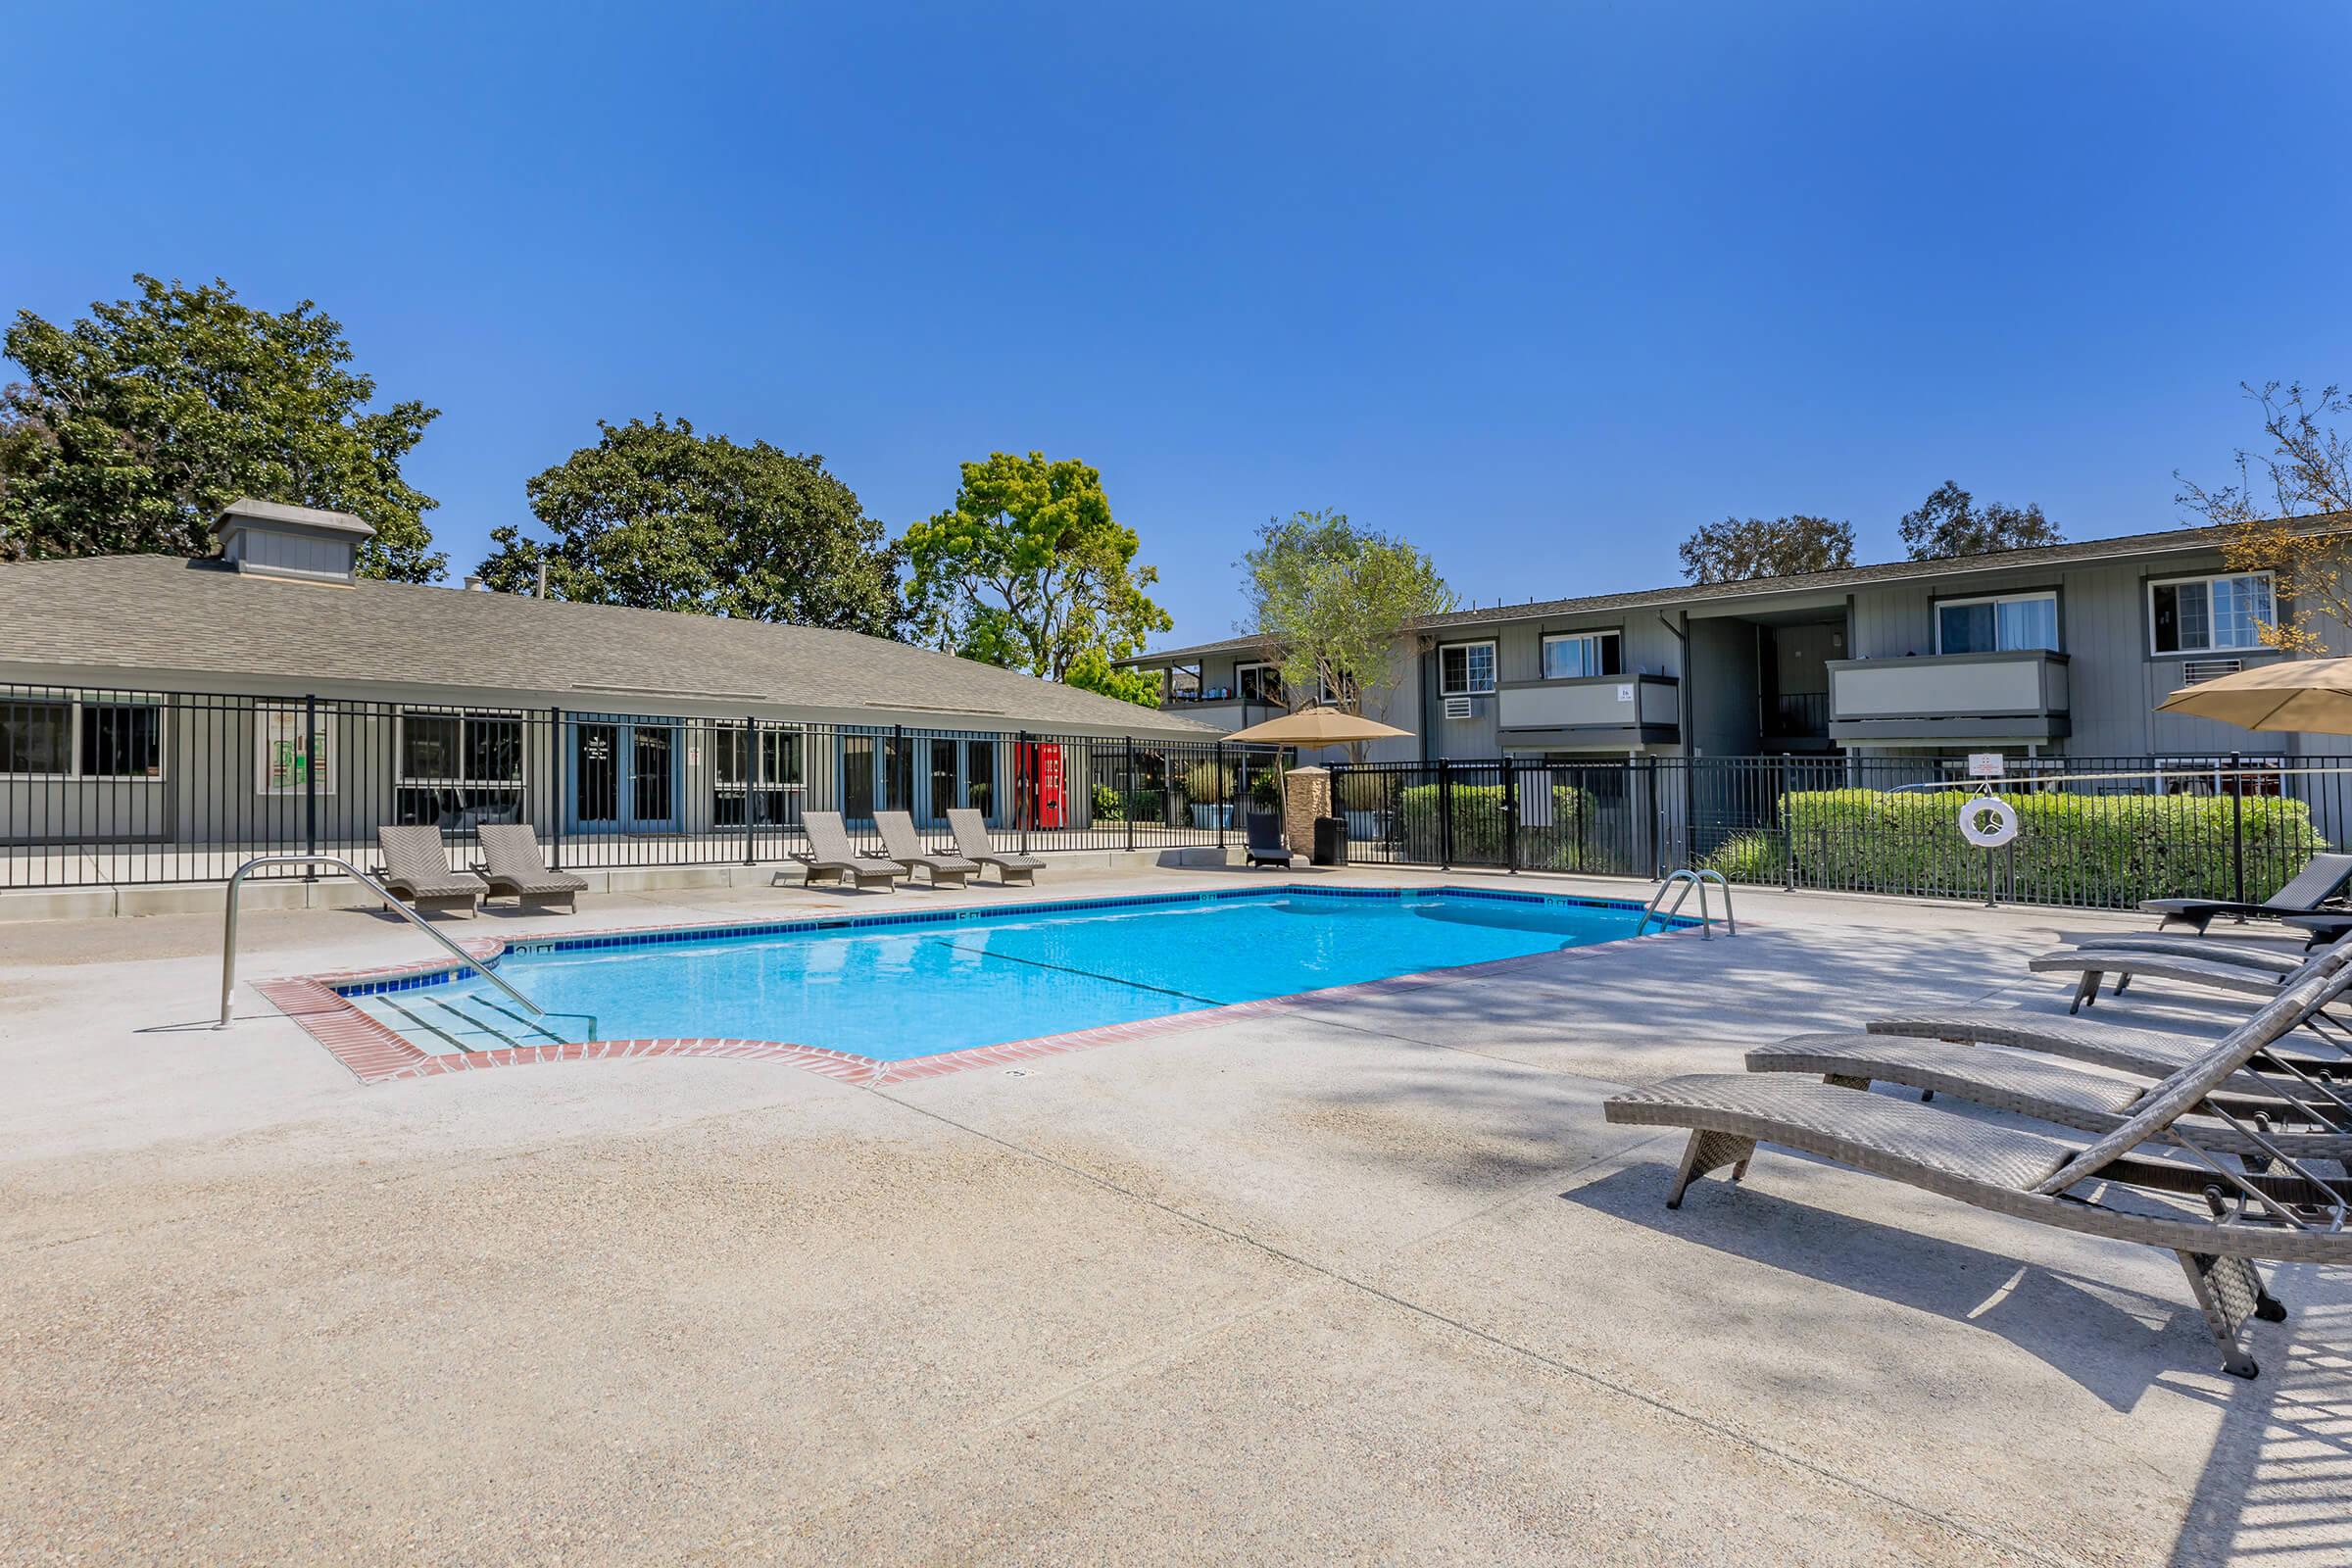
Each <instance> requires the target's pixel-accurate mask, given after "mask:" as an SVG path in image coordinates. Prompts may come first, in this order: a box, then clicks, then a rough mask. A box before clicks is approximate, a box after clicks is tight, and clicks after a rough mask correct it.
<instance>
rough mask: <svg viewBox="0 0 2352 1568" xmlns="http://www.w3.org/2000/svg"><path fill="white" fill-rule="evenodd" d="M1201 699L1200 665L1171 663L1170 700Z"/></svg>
mask: <svg viewBox="0 0 2352 1568" xmlns="http://www.w3.org/2000/svg"><path fill="white" fill-rule="evenodd" d="M1200 700H1201V666H1200V665H1199V664H1171V665H1169V666H1168V701H1169V702H1171V703H1197V702H1199V701H1200Z"/></svg>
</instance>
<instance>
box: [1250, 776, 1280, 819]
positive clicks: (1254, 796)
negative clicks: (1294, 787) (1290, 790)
mask: <svg viewBox="0 0 2352 1568" xmlns="http://www.w3.org/2000/svg"><path fill="white" fill-rule="evenodd" d="M1250 805H1251V806H1254V807H1256V808H1257V809H1259V810H1261V811H1279V810H1281V809H1282V775H1281V774H1280V773H1279V772H1277V771H1275V770H1274V769H1273V768H1270V767H1269V768H1266V769H1265V770H1264V771H1262V772H1259V773H1255V774H1252V775H1251V776H1250Z"/></svg>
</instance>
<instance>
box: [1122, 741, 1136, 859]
mask: <svg viewBox="0 0 2352 1568" xmlns="http://www.w3.org/2000/svg"><path fill="white" fill-rule="evenodd" d="M1125 755H1126V759H1127V760H1126V770H1127V781H1126V782H1125V783H1124V784H1122V785H1121V786H1120V789H1121V790H1122V791H1123V792H1124V793H1125V795H1126V797H1127V800H1126V810H1125V811H1123V812H1122V813H1121V814H1122V815H1124V816H1125V817H1126V818H1127V849H1128V852H1129V853H1130V854H1132V853H1133V852H1134V850H1135V737H1134V736H1132V735H1130V736H1128V737H1127V738H1126V743H1125Z"/></svg>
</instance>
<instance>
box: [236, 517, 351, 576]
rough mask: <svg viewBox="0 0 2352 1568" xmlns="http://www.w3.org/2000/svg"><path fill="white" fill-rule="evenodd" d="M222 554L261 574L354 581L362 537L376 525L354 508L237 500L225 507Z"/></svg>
mask: <svg viewBox="0 0 2352 1568" xmlns="http://www.w3.org/2000/svg"><path fill="white" fill-rule="evenodd" d="M217 526H218V527H219V529H220V533H221V560H222V561H223V562H226V563H227V564H229V565H231V566H234V567H235V568H236V569H237V570H239V571H242V572H247V573H250V574H252V575H254V576H257V577H291V578H294V579H296V580H298V581H302V582H350V581H351V580H352V578H353V577H354V576H355V575H356V574H357V569H358V564H359V553H360V543H361V541H363V540H367V539H372V538H374V537H375V530H374V529H373V528H370V527H369V526H368V524H367V523H365V522H362V521H361V520H360V519H359V518H357V517H355V516H353V515H351V514H350V513H348V512H321V511H319V509H317V508H315V507H292V506H288V505H286V504H285V503H284V502H282V501H256V500H253V499H252V498H251V497H247V498H245V499H243V500H239V501H232V502H230V503H229V504H228V506H227V507H226V508H225V509H224V510H223V511H222V512H221V520H220V522H219V523H218V525H217Z"/></svg>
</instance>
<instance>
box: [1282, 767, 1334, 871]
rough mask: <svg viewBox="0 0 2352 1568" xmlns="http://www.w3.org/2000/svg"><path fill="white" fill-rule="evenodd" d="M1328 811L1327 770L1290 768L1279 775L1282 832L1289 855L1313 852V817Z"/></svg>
mask: <svg viewBox="0 0 2352 1568" xmlns="http://www.w3.org/2000/svg"><path fill="white" fill-rule="evenodd" d="M1330 814H1331V769H1329V768H1327V767H1294V768H1292V769H1291V770H1290V772H1289V773H1287V774H1285V775H1284V777H1283V791H1282V832H1283V837H1284V838H1285V839H1287V840H1288V841H1289V843H1290V847H1291V853H1292V854H1293V855H1299V856H1308V855H1312V854H1314V852H1315V818H1316V817H1318V816H1329V815H1330Z"/></svg>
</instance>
